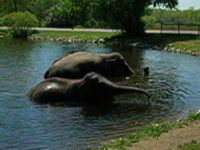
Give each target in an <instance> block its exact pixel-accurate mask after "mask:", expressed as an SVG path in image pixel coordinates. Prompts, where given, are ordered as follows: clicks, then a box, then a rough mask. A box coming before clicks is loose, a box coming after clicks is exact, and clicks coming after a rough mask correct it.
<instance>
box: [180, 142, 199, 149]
mask: <svg viewBox="0 0 200 150" xmlns="http://www.w3.org/2000/svg"><path fill="white" fill-rule="evenodd" d="M178 150H200V143H198V142H197V141H195V140H192V141H191V142H190V143H186V144H184V145H179V146H178Z"/></svg>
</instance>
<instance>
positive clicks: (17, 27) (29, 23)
mask: <svg viewBox="0 0 200 150" xmlns="http://www.w3.org/2000/svg"><path fill="white" fill-rule="evenodd" d="M3 24H4V25H5V26H8V27H9V31H10V33H11V35H12V36H13V37H14V38H18V37H20V38H27V37H28V36H29V35H30V33H31V27H36V26H38V20H37V18H36V17H35V16H34V15H32V14H31V13H29V12H16V13H11V14H7V15H5V16H4V17H3Z"/></svg>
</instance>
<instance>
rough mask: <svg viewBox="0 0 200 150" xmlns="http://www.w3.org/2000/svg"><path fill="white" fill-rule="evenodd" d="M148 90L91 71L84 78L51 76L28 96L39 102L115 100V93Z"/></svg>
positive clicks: (143, 92)
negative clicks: (115, 82) (124, 84)
mask: <svg viewBox="0 0 200 150" xmlns="http://www.w3.org/2000/svg"><path fill="white" fill-rule="evenodd" d="M131 92H132V93H142V94H146V95H148V92H146V91H145V90H142V89H139V88H133V87H126V86H119V85H116V84H114V83H112V82H111V81H109V80H108V79H106V78H105V77H103V76H102V75H100V74H97V73H94V72H91V73H88V74H86V75H85V76H84V78H82V79H66V78H58V77H55V78H50V79H46V80H44V81H42V82H41V83H39V84H38V85H37V86H36V87H34V88H33V89H32V90H31V91H30V92H29V93H28V94H27V96H28V97H29V99H30V100H32V101H35V102H38V103H59V102H61V103H65V102H72V103H76V102H80V103H88V102H89V103H98V102H113V101H114V98H113V96H114V95H119V94H123V93H131Z"/></svg>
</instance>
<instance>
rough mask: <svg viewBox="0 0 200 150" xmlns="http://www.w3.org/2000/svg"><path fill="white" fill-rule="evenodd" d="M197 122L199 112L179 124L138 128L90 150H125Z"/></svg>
mask: <svg viewBox="0 0 200 150" xmlns="http://www.w3.org/2000/svg"><path fill="white" fill-rule="evenodd" d="M199 120H200V112H197V113H194V112H192V113H191V114H190V115H189V117H188V118H187V119H185V120H182V121H180V122H173V123H168V124H152V125H150V126H147V127H142V128H138V129H137V130H136V131H135V133H132V134H130V135H128V136H127V137H126V138H121V139H119V140H116V141H112V142H111V143H108V144H106V145H102V146H101V147H99V148H93V149H91V150H109V149H125V148H127V147H130V146H131V145H132V144H135V143H137V142H139V141H141V140H142V139H144V138H145V139H146V138H147V139H148V138H151V137H153V138H155V137H159V136H161V134H163V133H166V132H169V131H170V130H172V129H176V128H183V127H186V126H189V125H190V124H191V123H194V122H196V121H199ZM198 142H200V141H198ZM198 142H197V141H195V142H194V141H192V142H191V143H187V144H185V145H180V146H179V148H180V149H181V150H184V148H187V147H199V144H198Z"/></svg>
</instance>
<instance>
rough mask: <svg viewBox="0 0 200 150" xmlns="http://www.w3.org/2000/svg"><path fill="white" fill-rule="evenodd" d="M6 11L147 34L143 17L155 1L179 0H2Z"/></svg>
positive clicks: (173, 1)
mask: <svg viewBox="0 0 200 150" xmlns="http://www.w3.org/2000/svg"><path fill="white" fill-rule="evenodd" d="M0 4H1V5H0V12H2V13H3V14H7V13H11V12H18V11H30V12H31V13H33V14H35V15H36V16H37V18H38V19H39V22H40V25H42V22H43V21H44V20H45V21H46V25H47V26H54V27H74V26H76V25H81V26H86V27H94V26H95V27H105V26H106V27H112V28H115V29H121V30H122V31H123V32H124V33H126V34H127V35H139V34H144V27H145V26H144V22H143V20H142V17H143V16H144V15H145V14H146V8H147V7H148V6H149V5H151V4H153V5H154V6H157V5H162V6H164V7H166V8H174V7H175V6H176V5H177V0H142V1H138V0H123V1H122V0H59V1H58V0H0Z"/></svg>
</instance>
